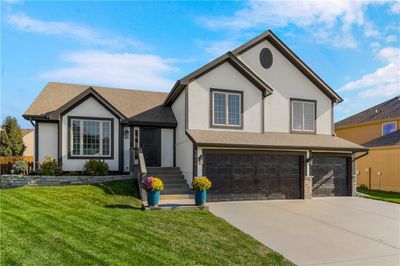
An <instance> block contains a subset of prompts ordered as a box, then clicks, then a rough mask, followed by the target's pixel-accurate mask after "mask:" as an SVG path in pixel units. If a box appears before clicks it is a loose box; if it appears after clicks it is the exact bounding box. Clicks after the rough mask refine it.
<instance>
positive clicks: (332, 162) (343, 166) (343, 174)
mask: <svg viewBox="0 0 400 266" xmlns="http://www.w3.org/2000/svg"><path fill="white" fill-rule="evenodd" d="M311 173H312V175H313V197H331V196H348V195H349V178H348V157H344V156H322V155H313V164H312V167H311Z"/></svg>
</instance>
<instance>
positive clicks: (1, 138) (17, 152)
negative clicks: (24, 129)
mask: <svg viewBox="0 0 400 266" xmlns="http://www.w3.org/2000/svg"><path fill="white" fill-rule="evenodd" d="M25 149H26V146H25V145H24V142H23V140H22V133H21V128H20V126H19V125H18V122H17V119H16V118H15V117H10V116H8V117H6V119H4V122H3V125H2V126H1V133H0V156H22V155H23V153H24V151H25Z"/></svg>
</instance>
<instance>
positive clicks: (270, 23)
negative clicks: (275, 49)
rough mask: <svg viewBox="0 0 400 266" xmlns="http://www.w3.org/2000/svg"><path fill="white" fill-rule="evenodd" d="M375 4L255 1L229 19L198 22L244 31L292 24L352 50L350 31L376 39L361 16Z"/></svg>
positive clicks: (373, 28)
mask: <svg viewBox="0 0 400 266" xmlns="http://www.w3.org/2000/svg"><path fill="white" fill-rule="evenodd" d="M371 3H375V4H379V2H376V1H372V2H370V1H301V2H298V1H255V0H251V1H249V2H247V3H246V6H245V7H244V8H242V9H240V10H238V11H237V12H235V13H234V14H233V15H232V16H220V17H216V18H215V17H203V18H201V19H200V22H201V23H202V24H203V25H205V26H206V27H208V28H210V29H230V30H234V31H246V30H250V29H267V28H275V29H276V28H283V27H286V26H288V25H294V26H297V27H299V28H301V29H304V30H306V31H309V32H310V33H311V34H312V35H313V37H314V39H315V40H316V41H318V42H322V43H328V44H330V45H333V46H335V47H341V48H354V47H356V46H357V41H356V40H355V38H354V37H353V32H352V31H353V28H354V27H356V26H357V27H359V28H360V29H361V30H362V31H363V32H364V35H365V36H366V37H374V38H376V37H379V36H380V33H379V31H378V30H377V29H376V27H375V25H374V24H373V23H372V22H371V21H368V20H367V19H366V17H365V14H364V13H365V8H366V6H367V5H369V4H371Z"/></svg>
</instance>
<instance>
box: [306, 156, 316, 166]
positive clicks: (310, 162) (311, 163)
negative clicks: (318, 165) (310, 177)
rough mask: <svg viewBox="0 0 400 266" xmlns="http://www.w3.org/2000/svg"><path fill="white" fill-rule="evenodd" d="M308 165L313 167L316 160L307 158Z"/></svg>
mask: <svg viewBox="0 0 400 266" xmlns="http://www.w3.org/2000/svg"><path fill="white" fill-rule="evenodd" d="M306 162H307V163H309V164H310V165H313V162H314V159H313V158H312V157H310V158H307V161H306Z"/></svg>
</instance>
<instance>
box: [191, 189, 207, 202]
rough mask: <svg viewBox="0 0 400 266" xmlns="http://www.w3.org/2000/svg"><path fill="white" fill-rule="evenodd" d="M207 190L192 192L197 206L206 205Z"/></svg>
mask: <svg viewBox="0 0 400 266" xmlns="http://www.w3.org/2000/svg"><path fill="white" fill-rule="evenodd" d="M206 197H207V190H200V191H197V190H195V191H194V199H195V202H196V205H197V206H203V205H204V204H206Z"/></svg>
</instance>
